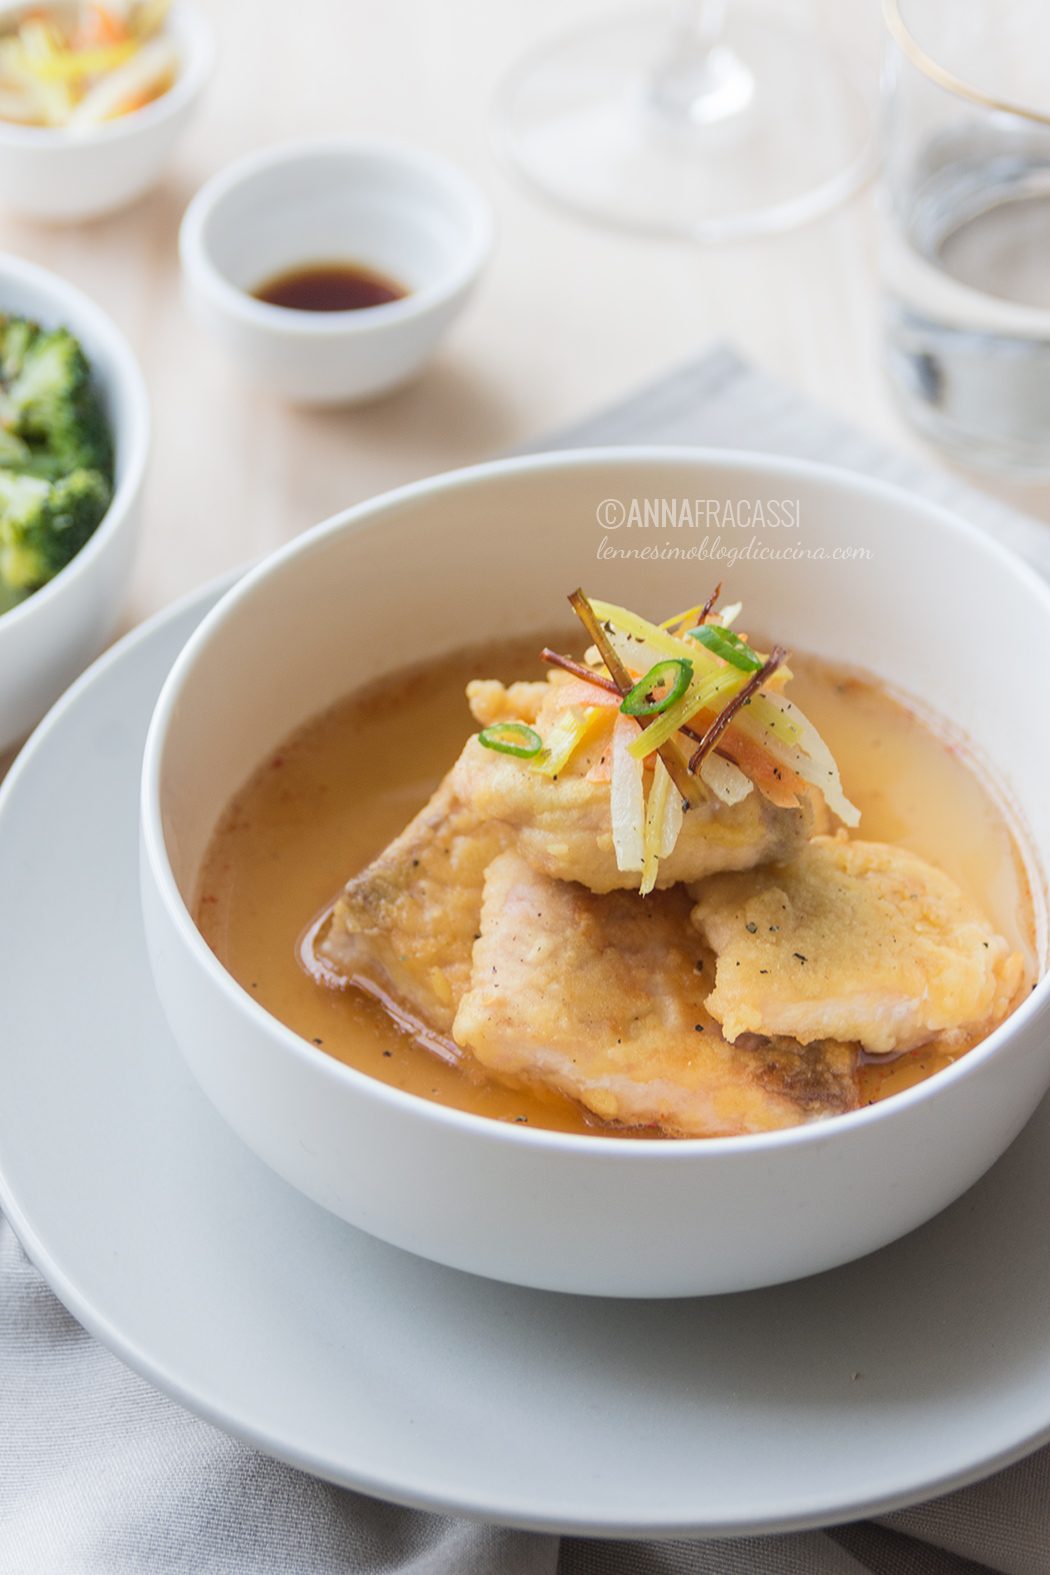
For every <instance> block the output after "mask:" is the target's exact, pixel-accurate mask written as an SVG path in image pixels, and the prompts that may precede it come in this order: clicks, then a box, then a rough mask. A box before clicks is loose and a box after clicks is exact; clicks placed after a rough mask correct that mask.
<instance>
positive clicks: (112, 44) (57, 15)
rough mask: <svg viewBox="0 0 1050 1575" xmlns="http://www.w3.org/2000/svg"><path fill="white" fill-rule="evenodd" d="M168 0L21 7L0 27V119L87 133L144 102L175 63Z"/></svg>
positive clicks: (157, 92)
mask: <svg viewBox="0 0 1050 1575" xmlns="http://www.w3.org/2000/svg"><path fill="white" fill-rule="evenodd" d="M169 9H170V4H169V0H111V3H110V4H109V5H104V4H102V0H92V3H90V4H87V3H75V0H66V3H63V4H58V5H51V6H47V5H45V6H40V7H38V8H35V9H32V10H31V9H29V8H28V7H26V8H25V9H24V10H23V11H22V13H21V15H16V16H15V17H14V18H7V19H6V20H7V23H8V27H7V30H6V31H4V32H3V33H2V34H0V120H10V121H16V122H18V123H19V124H21V125H25V126H43V127H49V128H63V129H65V130H68V131H70V132H71V133H74V134H75V133H84V132H88V131H91V130H92V129H93V128H94V127H96V126H100V125H102V124H104V123H105V122H106V121H111V120H117V119H119V118H120V117H121V116H122V115H128V114H131V112H132V111H133V110H136V109H142V108H143V107H144V106H145V105H146V104H150V103H152V102H153V100H154V99H157V98H160V96H161V94H163V93H166V92H167V91H168V89H169V88H170V87H171V85H172V83H173V82H174V80H175V78H176V76H177V75H178V70H179V56H178V49H177V47H176V45H175V42H174V40H173V39H172V38H171V37H170V35H169V34H168V33H167V31H166V22H167V14H168V11H169Z"/></svg>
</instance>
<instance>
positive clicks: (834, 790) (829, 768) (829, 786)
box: [762, 695, 860, 826]
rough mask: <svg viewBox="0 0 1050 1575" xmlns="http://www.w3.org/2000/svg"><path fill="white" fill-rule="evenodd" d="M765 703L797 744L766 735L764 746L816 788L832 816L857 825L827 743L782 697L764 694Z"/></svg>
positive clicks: (857, 818) (857, 812)
mask: <svg viewBox="0 0 1050 1575" xmlns="http://www.w3.org/2000/svg"><path fill="white" fill-rule="evenodd" d="M765 699H766V701H767V704H768V705H770V706H771V707H772V708H773V709H775V710H776V711H778V712H779V713H780V715H781V717H782V718H783V720H784V721H786V722H788V723H790V725H791V726H792V727H793V728H794V729H795V730H796V732H797V735H798V739H799V742H798V744H796V745H786V744H783V743H781V741H780V739H779V738H777V737H775V736H770V735H768V734H767V736H766V738H765V739H763V740H762V742H763V744H764V747H765V748H766V749H767V750H768V752H769V753H770V754H771V755H773V756H775V757H776V758H777V759H779V760H782V761H783V762H784V763H785V764H786V765H789V766H790V767H791V769H792V770H793V771H797V772H798V774H799V776H800V777H802V779H803V780H804V781H806V782H809V783H811V784H812V786H813V787H815V788H818V789H819V790H820V792H821V793H823V795H824V801H825V803H826V804H827V806H828V808H829V809H830V810H831V811H832V813H833V814H836V815H837V816H838V817H839V819H840V820H841V821H842V823H843V825H845V826H856V825H858V824H859V822H860V810H859V809H858V808H857V806H856V805H855V804H851V803H850V801H849V799H848V798H847V797H846V795H845V793H844V792H843V791H842V778H841V777H840V776H839V768H838V766H837V765H836V763H835V757H834V755H833V754H832V753H831V750H830V749H829V748H828V746H827V744H826V743H825V742H824V740H823V739H822V738H821V736H820V734H819V733H818V732H817V730H816V728H815V727H814V726H813V723H812V722H811V721H810V720H809V718H808V717H807V716H805V715H803V713H802V712H801V711H800V710H799V709H798V707H797V706H796V705H792V703H791V701H790V700H788V699H787V698H786V697H785V696H784V695H766V696H765Z"/></svg>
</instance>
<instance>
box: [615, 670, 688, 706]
mask: <svg viewBox="0 0 1050 1575" xmlns="http://www.w3.org/2000/svg"><path fill="white" fill-rule="evenodd" d="M692 676H693V664H692V662H687V661H685V660H684V659H682V660H678V659H677V658H675V657H667V658H666V659H665V660H664V661H662V662H657V664H656V666H655V667H650V669H649V671H648V672H647V673H646V675H645V677H644V678H640V679H639V680H638V682H637V683H636V684H635V686H634V688H633V689H632V690H631V691H630V692H629V693H628V694H626V695H624V697H623V703H622V704H621V706H620V710H621V711H623V712H624V714H625V715H626V716H658V715H659V713H660V712H661V711H666V710H667V708H668V706H672V705H674V703H675V701H676V700H680V699H681V698H682V696H683V695H684V694H685V692H686V690H687V689H688V688H689V684H690V680H691V679H692Z"/></svg>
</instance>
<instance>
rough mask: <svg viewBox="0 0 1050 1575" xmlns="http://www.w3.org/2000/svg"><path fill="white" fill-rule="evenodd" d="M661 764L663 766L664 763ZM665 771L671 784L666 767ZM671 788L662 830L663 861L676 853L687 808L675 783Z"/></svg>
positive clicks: (661, 855)
mask: <svg viewBox="0 0 1050 1575" xmlns="http://www.w3.org/2000/svg"><path fill="white" fill-rule="evenodd" d="M660 764H661V765H663V761H661V762H660ZM664 771H665V775H666V776H667V780H668V781H669V782H670V781H671V776H670V772H668V771H667V768H666V767H664ZM671 788H672V791H671V792H670V793H668V795H667V800H666V802H665V804H664V816H663V825H662V826H661V829H660V857H661V858H662V859H666V858H669V857H670V856H671V854H672V853H673V852H674V850H675V848H676V847H677V845H678V833H679V832H680V831H681V829H682V826H683V825H684V824H685V808H684V806H683V804H682V800H681V796H680V795H679V794H678V793H676V792H675V791H674V783H673V782H672V783H671Z"/></svg>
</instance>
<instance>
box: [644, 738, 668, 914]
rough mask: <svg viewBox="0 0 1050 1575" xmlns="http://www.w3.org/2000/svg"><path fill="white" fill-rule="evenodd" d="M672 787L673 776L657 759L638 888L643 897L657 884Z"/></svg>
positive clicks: (650, 792) (648, 804)
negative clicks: (665, 817)
mask: <svg viewBox="0 0 1050 1575" xmlns="http://www.w3.org/2000/svg"><path fill="white" fill-rule="evenodd" d="M670 788H671V778H670V777H669V776H668V774H667V768H666V766H665V765H664V763H663V761H662V760H657V762H656V768H655V770H654V771H653V780H652V783H651V785H650V788H649V799H648V802H647V804H646V806H645V831H644V834H643V839H642V843H643V846H642V883H641V885H640V886H639V888H638V890H639V891H640V892H641V894H642V896H643V897H647V896H648V895H649V893H650V892H651V891H652V889H653V887H654V886H655V885H656V877H657V875H658V874H659V872H660V849H661V846H662V843H663V835H664V812H665V810H666V808H667V795H668V792H669V791H670Z"/></svg>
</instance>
